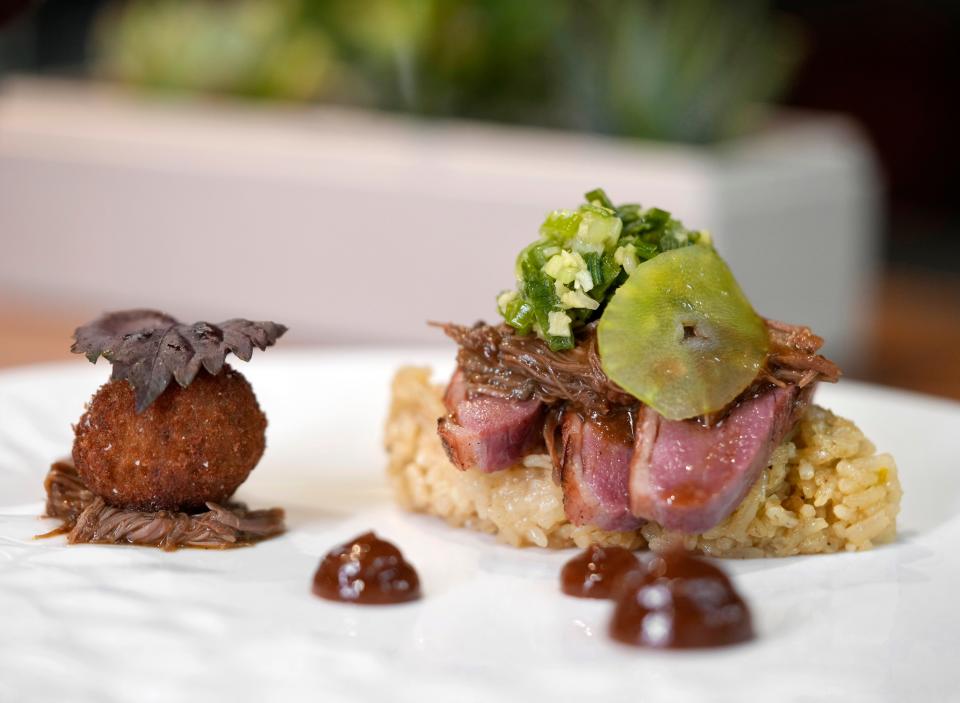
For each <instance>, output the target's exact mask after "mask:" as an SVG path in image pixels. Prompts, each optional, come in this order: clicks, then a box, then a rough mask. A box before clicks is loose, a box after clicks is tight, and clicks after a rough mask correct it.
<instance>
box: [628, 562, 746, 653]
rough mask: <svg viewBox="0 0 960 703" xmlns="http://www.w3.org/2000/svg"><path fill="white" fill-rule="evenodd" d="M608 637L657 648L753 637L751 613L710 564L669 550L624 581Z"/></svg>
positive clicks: (711, 644)
mask: <svg viewBox="0 0 960 703" xmlns="http://www.w3.org/2000/svg"><path fill="white" fill-rule="evenodd" d="M610 635H611V636H612V637H613V639H615V640H618V641H619V642H623V643H625V644H630V645H635V646H639V647H654V648H658V649H690V648H701V647H722V646H725V645H731V644H737V643H739V642H745V641H747V640H751V639H753V637H754V634H753V624H752V622H751V618H750V610H749V609H748V608H747V605H746V603H744V601H743V599H742V598H741V597H740V596H739V594H737V592H736V591H735V590H734V588H733V584H732V583H731V582H730V579H729V578H727V576H726V574H724V573H723V571H721V570H720V569H718V568H717V567H716V566H714V565H713V564H710V563H709V562H706V561H704V560H702V559H697V558H696V557H692V556H689V555H688V554H686V553H683V552H673V553H670V554H666V555H662V556H660V557H656V558H654V559H651V560H650V562H649V563H648V565H647V568H646V569H642V570H637V571H633V572H631V573H629V574H628V575H627V576H625V577H624V579H623V582H622V584H621V587H620V589H619V592H618V594H617V600H616V606H615V607H614V612H613V619H612V620H611V622H610Z"/></svg>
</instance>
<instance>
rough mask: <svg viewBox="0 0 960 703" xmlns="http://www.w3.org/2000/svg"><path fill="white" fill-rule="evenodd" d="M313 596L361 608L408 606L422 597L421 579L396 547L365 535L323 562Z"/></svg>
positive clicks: (333, 550)
mask: <svg viewBox="0 0 960 703" xmlns="http://www.w3.org/2000/svg"><path fill="white" fill-rule="evenodd" d="M313 593H314V594H315V595H317V596H320V597H321V598H326V599H327V600H335V601H340V602H343V603H357V604H360V605H392V604H395V603H407V602H409V601H412V600H417V599H418V598H419V597H420V578H419V577H418V576H417V572H416V570H415V569H414V568H413V566H411V565H410V563H409V562H407V560H406V559H404V557H403V554H402V553H401V552H400V550H399V549H397V547H396V546H394V545H393V544H391V543H390V542H387V541H386V540H382V539H380V538H379V537H377V536H376V535H375V534H374V533H373V532H366V533H364V534H362V535H360V536H359V537H356V538H354V539H352V540H350V541H349V542H346V543H344V544H341V545H340V546H339V547H336V548H334V549H332V550H331V551H330V552H329V553H328V554H327V555H326V556H325V557H324V558H323V561H321V562H320V566H319V567H318V568H317V573H316V574H315V575H314V577H313Z"/></svg>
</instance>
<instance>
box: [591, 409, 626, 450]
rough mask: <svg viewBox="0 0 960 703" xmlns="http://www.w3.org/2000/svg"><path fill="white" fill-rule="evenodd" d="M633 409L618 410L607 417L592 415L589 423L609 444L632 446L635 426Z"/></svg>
mask: <svg viewBox="0 0 960 703" xmlns="http://www.w3.org/2000/svg"><path fill="white" fill-rule="evenodd" d="M635 410H636V409H635V407H634V406H630V407H626V408H618V409H617V410H615V411H613V412H611V413H608V414H607V415H592V416H591V417H590V422H592V423H593V424H594V425H596V427H597V429H599V430H600V433H601V434H602V435H603V436H604V437H605V438H606V439H607V440H609V441H611V442H618V443H620V444H631V445H632V444H633V439H634V435H633V428H634V426H635V425H636V412H635Z"/></svg>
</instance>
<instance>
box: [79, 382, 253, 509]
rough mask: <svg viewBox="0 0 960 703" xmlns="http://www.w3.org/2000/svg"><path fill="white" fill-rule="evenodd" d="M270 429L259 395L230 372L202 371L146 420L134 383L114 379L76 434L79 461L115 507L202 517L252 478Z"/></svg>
mask: <svg viewBox="0 0 960 703" xmlns="http://www.w3.org/2000/svg"><path fill="white" fill-rule="evenodd" d="M266 428H267V418H266V416H265V415H264V414H263V412H261V410H260V406H259V405H258V404H257V398H256V396H255V395H254V394H253V389H252V388H251V387H250V384H249V383H247V380H246V379H245V378H244V377H243V375H242V374H241V373H239V372H237V371H234V370H233V369H231V368H230V367H229V366H224V367H223V370H222V371H221V372H220V373H219V374H217V375H216V376H212V375H210V374H209V373H207V372H206V371H200V373H199V374H197V377H196V378H195V379H194V381H193V382H192V383H191V384H190V385H189V386H187V387H186V388H181V387H180V386H178V385H177V384H175V383H172V384H170V386H169V387H168V388H167V389H166V390H165V391H164V392H163V393H162V394H161V395H160V397H159V398H157V399H156V400H155V401H154V402H153V403H152V404H151V405H150V406H149V407H148V408H147V409H146V410H144V411H143V412H142V413H140V414H137V413H136V412H135V411H134V396H133V389H132V388H131V387H130V384H129V383H127V382H126V381H111V382H109V383H106V384H104V385H103V386H101V387H100V390H98V391H97V392H96V394H95V395H94V396H93V399H92V400H91V401H90V404H89V405H88V406H87V411H86V412H85V413H84V414H83V416H82V417H81V418H80V422H79V423H77V425H76V427H75V428H74V431H75V433H76V438H75V439H74V442H73V461H74V463H75V464H76V467H77V472H78V473H79V474H80V477H81V478H82V479H83V481H84V483H85V484H86V486H87V488H89V489H90V490H91V491H92V492H93V493H95V494H96V495H98V496H100V497H101V498H103V499H104V501H106V502H107V503H108V504H109V505H113V506H116V507H122V508H132V509H137V510H170V511H183V512H196V511H200V510H203V509H204V506H205V503H206V502H208V501H209V502H214V503H223V502H225V501H226V500H227V499H228V498H229V497H230V496H231V495H233V492H234V491H236V490H237V487H238V486H240V484H241V483H243V482H244V480H246V478H247V476H248V475H249V474H250V471H252V470H253V467H254V466H256V465H257V462H258V461H260V457H261V456H262V455H263V450H264V447H265V445H266V438H265V430H266Z"/></svg>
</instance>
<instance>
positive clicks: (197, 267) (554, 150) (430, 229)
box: [0, 81, 879, 360]
mask: <svg viewBox="0 0 960 703" xmlns="http://www.w3.org/2000/svg"><path fill="white" fill-rule="evenodd" d="M877 183H878V178H877V173H876V168H875V166H874V162H873V160H872V157H871V153H870V151H869V149H868V148H867V147H866V146H865V145H864V143H863V141H862V139H861V138H860V135H859V134H858V132H857V131H856V130H855V129H854V128H852V127H851V125H849V124H848V123H846V122H845V121H844V120H842V119H838V118H835V117H822V116H801V117H797V116H787V115H783V116H781V117H780V118H778V120H777V121H776V123H775V124H773V125H771V126H770V127H769V128H767V129H766V130H764V131H763V132H762V133H760V134H757V135H755V136H752V137H750V138H747V139H742V140H739V141H736V142H731V143H728V144H725V145H722V146H718V147H710V148H696V147H687V146H669V145H662V144H651V143H646V142H638V141H632V140H621V139H613V138H602V137H592V136H584V135H577V134H567V133H563V132H545V131H539V130H529V129H520V128H508V127H494V126H484V125H477V124H472V123H456V122H453V123H451V122H421V121H417V120H414V119H411V118H406V117H399V116H388V115H380V114H370V113H364V112H354V111H346V110H341V109H334V108H297V109H292V108H285V107H268V106H252V105H249V104H245V103H232V102H228V103H175V102H163V101H158V100H156V99H152V98H148V97H144V96H134V95H131V94H129V93H122V92H119V91H116V90H112V89H108V88H103V87H98V86H90V85H86V84H70V83H67V84H65V83H57V82H49V81H14V82H8V83H7V84H5V85H4V86H2V90H0V237H2V247H0V289H5V290H7V291H11V290H12V291H14V292H22V293H26V294H29V295H32V296H36V297H37V298H40V299H57V296H66V297H68V298H69V299H70V300H71V301H74V302H78V301H79V302H82V303H84V304H89V305H95V306H102V307H106V308H120V307H125V306H132V305H149V306H156V307H161V308H166V309H169V310H170V311H171V312H173V313H175V314H177V315H180V316H183V317H196V316H209V317H222V316H232V315H243V316H247V317H271V318H277V319H282V320H284V321H285V322H287V323H288V324H290V325H291V326H292V327H293V328H294V329H295V330H296V331H297V333H298V336H299V337H300V339H309V340H313V341H319V342H330V343H341V342H374V341H375V342H381V341H383V342H388V341H389V342H430V341H434V342H437V341H440V335H439V333H438V332H437V331H435V330H432V329H430V328H428V327H426V326H425V324H424V323H425V321H426V320H428V319H431V320H460V321H468V322H469V321H473V320H475V319H478V318H486V319H492V318H494V317H495V305H494V299H495V296H496V294H497V292H498V291H500V290H501V289H503V288H507V287H510V286H511V285H512V275H513V274H512V272H513V258H514V256H515V255H516V253H517V252H518V251H519V249H520V248H521V247H522V246H523V245H524V244H525V243H527V242H528V241H530V240H532V239H533V238H535V236H536V231H537V227H538V225H539V224H540V221H541V220H542V218H543V216H544V214H545V213H546V212H548V211H549V210H551V209H553V208H555V207H560V206H566V207H573V206H575V205H576V204H577V203H578V202H579V201H580V198H581V194H582V193H583V192H585V191H586V190H588V189H590V188H593V187H595V186H602V187H604V188H606V189H607V191H608V192H609V193H610V195H611V196H612V197H613V199H614V200H632V201H636V200H639V201H640V202H642V203H643V204H646V205H658V206H660V207H664V208H666V209H669V210H671V211H672V212H674V213H676V214H677V215H678V216H679V217H680V218H681V219H683V220H684V222H685V223H686V224H687V225H689V226H691V227H697V228H707V229H710V230H711V231H712V232H713V234H714V236H715V240H716V242H717V246H718V248H719V249H720V251H721V253H722V254H723V255H724V256H725V257H726V258H727V260H728V261H729V262H730V264H731V266H732V267H733V269H734V271H735V273H736V274H737V276H738V277H739V279H740V281H741V282H742V284H743V286H744V288H745V289H746V291H747V294H748V295H749V296H750V298H751V300H752V301H753V302H754V304H755V306H756V307H757V309H758V311H759V312H761V313H762V314H764V315H767V316H771V317H779V318H782V319H785V320H789V321H791V322H803V323H808V324H810V325H811V326H813V327H814V329H815V330H816V331H817V332H818V333H820V334H822V335H823V336H825V337H827V339H828V340H829V345H828V349H829V350H830V351H831V353H833V354H835V355H836V356H838V357H839V358H840V359H841V360H847V359H851V358H854V357H855V354H856V352H857V343H858V339H859V336H860V328H859V325H858V320H859V318H860V317H861V316H862V315H861V309H862V305H863V304H864V302H865V297H866V294H867V293H868V292H869V287H870V279H871V274H872V272H873V269H874V265H875V261H876V253H877V241H876V237H877V235H878V202H879V199H878V184H877Z"/></svg>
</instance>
